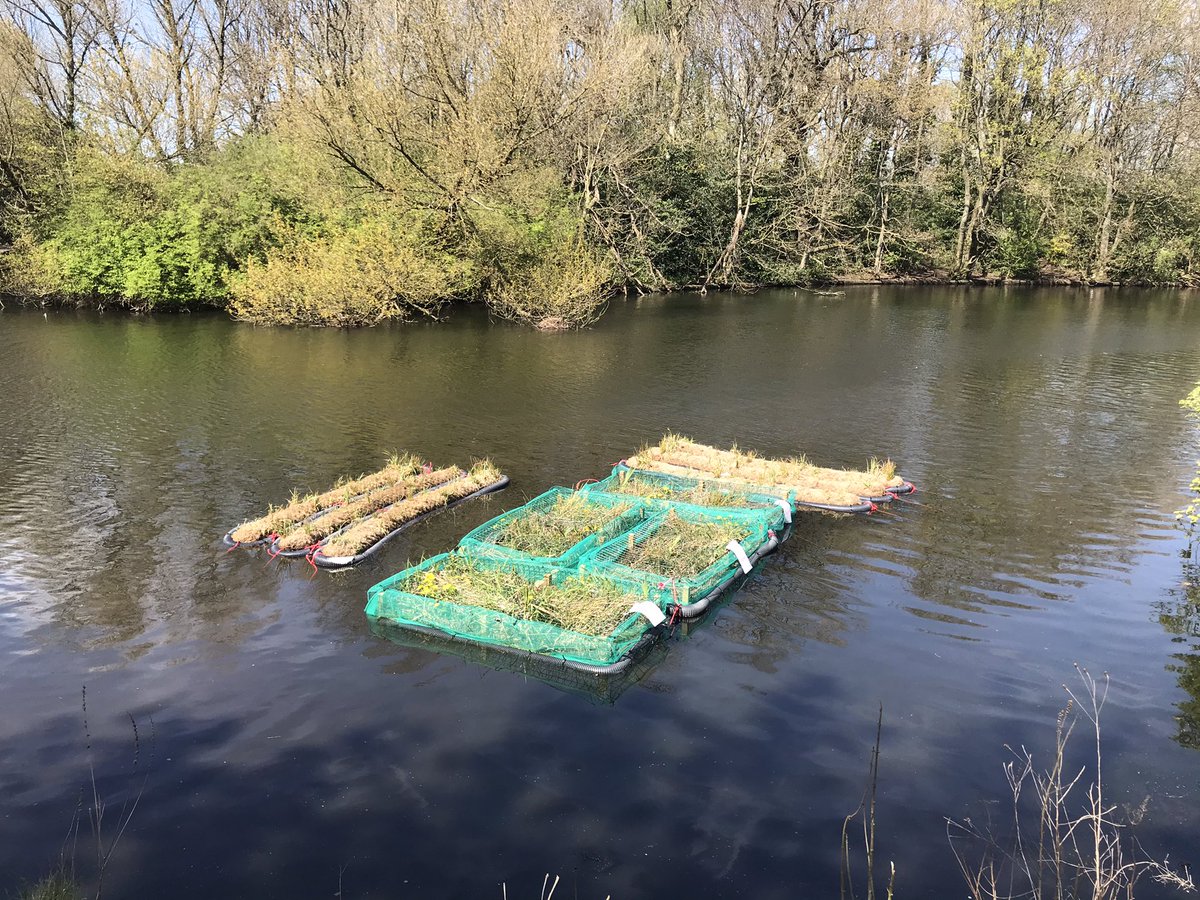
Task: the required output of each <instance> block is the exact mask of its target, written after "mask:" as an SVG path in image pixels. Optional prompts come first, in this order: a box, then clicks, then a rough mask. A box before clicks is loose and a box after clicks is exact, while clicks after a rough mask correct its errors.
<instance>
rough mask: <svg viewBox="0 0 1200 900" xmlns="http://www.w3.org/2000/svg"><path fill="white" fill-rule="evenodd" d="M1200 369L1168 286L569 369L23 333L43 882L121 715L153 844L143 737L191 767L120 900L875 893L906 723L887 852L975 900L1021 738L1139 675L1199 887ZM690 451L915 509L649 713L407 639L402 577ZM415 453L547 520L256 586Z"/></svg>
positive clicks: (1129, 764)
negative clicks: (869, 491) (1083, 683)
mask: <svg viewBox="0 0 1200 900" xmlns="http://www.w3.org/2000/svg"><path fill="white" fill-rule="evenodd" d="M1198 347H1200V302H1198V301H1197V299H1196V296H1195V295H1192V294H1187V293H1177V292H1170V291H1167V292H1114V291H1108V292H1104V291H1077V290H1011V289H1010V290H1002V289H994V290H992V289H989V290H981V289H976V290H965V289H927V288H902V289H875V288H861V289H849V290H847V291H846V293H845V294H844V296H838V297H826V296H820V295H815V294H812V293H805V292H792V291H781V292H772V293H763V294H760V295H758V296H754V297H732V296H722V295H710V296H708V297H696V296H680V297H670V298H654V299H644V300H641V301H638V302H633V301H630V302H628V303H621V304H617V305H616V306H615V307H614V309H613V310H612V311H611V312H610V313H609V315H608V316H607V317H606V318H605V319H603V320H602V321H601V322H600V323H599V324H598V325H597V326H596V327H595V328H592V329H590V330H587V331H584V332H582V333H576V334H565V335H544V334H538V333H534V332H531V331H527V330H522V329H517V328H513V327H508V326H504V325H493V324H489V323H488V321H487V320H486V317H485V316H483V315H482V314H481V313H480V312H479V311H478V310H466V311H460V312H458V313H456V314H455V315H453V316H452V317H451V318H450V320H449V321H448V322H444V323H441V324H436V325H413V326H403V327H395V328H379V329H375V330H370V331H351V332H345V331H292V330H283V329H261V328H253V327H249V326H244V325H237V324H234V323H231V322H228V321H226V320H225V319H224V318H223V317H220V316H216V315H205V316H200V315H196V316H179V317H165V316H164V317H161V318H131V317H126V316H123V315H105V316H99V315H94V314H74V313H54V312H51V313H49V314H48V315H43V314H42V313H41V312H40V311H37V312H28V311H13V310H12V309H11V308H10V309H9V310H8V311H6V312H4V313H2V314H0V892H3V891H4V890H6V889H8V888H10V887H15V885H16V884H18V883H19V882H20V881H21V880H23V879H32V878H35V877H37V876H38V875H40V874H42V873H43V872H45V871H46V870H47V869H48V868H49V867H50V866H51V865H52V864H53V863H54V860H55V858H56V855H57V853H58V851H59V848H60V846H61V845H62V841H63V837H64V835H65V834H66V833H67V831H68V828H69V826H70V823H71V819H72V816H73V814H74V812H75V810H76V808H77V804H78V801H79V797H80V789H81V786H82V785H83V784H84V783H85V781H86V779H87V777H88V760H89V753H88V751H87V749H86V743H85V737H84V729H83V715H82V710H81V702H80V695H81V688H82V687H83V686H84V685H86V686H87V713H88V722H89V726H90V731H91V748H92V749H91V754H90V757H91V759H92V760H93V761H94V764H95V771H96V776H97V780H98V784H99V787H100V789H101V791H102V793H103V794H104V795H105V798H106V800H107V803H108V806H109V810H110V813H109V816H110V818H109V822H110V823H111V822H114V821H115V816H116V810H117V808H119V807H120V806H121V804H123V803H126V802H128V801H129V800H130V799H131V798H132V797H133V796H134V795H135V794H136V791H137V788H138V785H139V784H140V781H139V780H138V776H136V775H135V774H133V765H134V759H133V757H134V746H133V741H132V736H131V731H130V725H129V718H128V715H127V714H132V715H133V717H134V718H135V719H136V721H137V722H138V724H139V729H140V735H141V740H140V759H139V760H138V765H139V771H147V772H149V778H148V781H147V782H146V786H145V792H144V795H143V797H142V800H141V804H140V806H139V807H138V809H137V812H136V815H135V817H134V819H133V822H132V824H131V825H130V828H129V830H128V832H127V833H126V834H125V837H124V838H123V841H122V843H121V845H120V846H119V848H118V851H117V853H116V854H115V855H114V857H113V861H112V863H111V868H110V870H109V873H108V876H107V878H106V882H105V891H106V895H108V896H112V897H120V896H172V897H186V898H191V897H195V898H211V897H215V896H251V895H253V896H262V897H288V898H294V897H329V896H331V895H333V894H334V893H335V891H337V890H338V884H339V873H341V884H342V888H343V891H344V896H346V897H379V898H383V897H415V898H422V897H468V896H470V897H495V898H499V897H500V896H501V892H500V887H499V885H500V883H501V882H502V881H503V882H507V883H508V886H509V892H510V896H518V895H519V896H536V895H537V893H538V890H539V889H540V885H541V881H542V875H543V873H545V872H557V873H560V874H562V875H563V876H564V878H565V879H566V884H567V891H566V893H565V894H564V896H566V895H569V896H576V891H577V895H578V896H579V897H596V898H602V897H604V896H605V895H607V894H611V895H612V896H613V897H614V898H622V897H623V898H631V897H650V896H656V897H665V896H675V897H685V896H691V897H696V896H705V897H708V896H712V897H737V896H745V897H754V898H756V900H765V898H775V897H789V898H793V897H825V896H836V894H837V883H838V867H837V852H838V841H839V835H840V829H841V819H842V817H843V816H844V815H846V814H847V813H849V812H851V811H853V809H854V808H855V807H856V806H857V804H858V801H859V798H860V796H861V794H862V791H863V787H864V784H865V777H866V770H867V763H868V757H869V752H870V746H871V743H872V741H873V738H874V720H875V717H876V715H877V712H878V707H879V704H882V705H883V708H884V730H883V744H882V763H881V771H880V796H879V834H878V843H879V847H880V850H879V853H880V856H881V857H882V858H884V859H886V860H894V861H895V863H896V868H897V872H898V875H897V885H898V896H900V897H909V898H912V897H934V896H947V897H953V896H962V895H964V894H965V891H964V890H963V889H962V887H961V881H960V879H959V876H958V875H957V870H956V865H955V862H954V858H953V856H952V855H951V853H950V851H949V849H948V847H947V845H946V839H945V823H944V818H945V817H947V816H951V817H965V816H973V817H976V818H977V819H978V818H979V817H980V816H981V815H982V814H983V812H984V811H985V810H986V809H988V808H989V807H988V806H987V805H986V801H989V800H999V799H1001V798H1002V797H1003V794H1004V782H1003V776H1002V773H1001V769H1000V766H1001V764H1002V763H1003V762H1004V761H1005V760H1006V759H1007V754H1006V751H1005V749H1004V745H1005V744H1006V743H1007V744H1010V745H1014V746H1017V745H1020V744H1024V745H1026V746H1028V747H1029V748H1031V749H1033V750H1034V751H1036V752H1041V751H1044V750H1045V749H1046V748H1047V747H1048V745H1049V744H1050V743H1051V741H1052V736H1053V722H1054V715H1055V712H1056V711H1057V709H1058V708H1059V707H1060V706H1061V704H1062V702H1063V699H1064V695H1063V690H1062V687H1061V685H1062V684H1063V683H1064V682H1067V683H1073V679H1074V678H1075V675H1074V671H1073V669H1072V663H1073V662H1075V661H1078V662H1080V663H1082V664H1084V665H1087V666H1089V667H1091V668H1092V669H1093V670H1094V671H1097V672H1099V671H1102V670H1107V671H1109V672H1111V673H1112V677H1113V687H1112V693H1111V696H1110V701H1109V706H1108V708H1107V709H1106V710H1105V718H1106V721H1105V730H1106V752H1107V754H1108V756H1107V778H1108V779H1109V788H1110V791H1111V795H1112V797H1113V798H1114V799H1115V800H1116V801H1118V802H1120V803H1128V804H1130V805H1132V806H1136V805H1138V804H1139V803H1141V801H1142V800H1143V798H1145V797H1147V796H1148V797H1149V798H1150V802H1149V806H1148V813H1147V815H1146V818H1145V820H1144V821H1143V823H1142V824H1141V826H1139V829H1138V833H1139V835H1140V837H1141V840H1142V841H1143V843H1144V844H1145V845H1146V847H1147V848H1148V849H1150V850H1153V851H1155V852H1156V853H1158V854H1160V855H1161V854H1166V853H1170V854H1171V858H1172V860H1173V861H1175V862H1179V863H1184V862H1190V863H1191V864H1192V865H1193V866H1196V867H1200V807H1198V806H1197V802H1196V801H1197V788H1198V785H1200V751H1198V749H1197V748H1198V747H1200V698H1198V697H1197V694H1200V636H1198V635H1200V614H1198V613H1197V605H1196V603H1195V599H1196V598H1195V597H1193V596H1192V595H1191V594H1189V589H1188V586H1187V579H1188V578H1189V575H1192V576H1193V577H1194V573H1189V570H1188V569H1187V568H1186V565H1185V560H1183V559H1182V558H1181V552H1182V551H1183V550H1184V549H1185V545H1186V541H1185V540H1184V538H1183V537H1182V536H1181V535H1180V534H1179V532H1177V531H1176V530H1175V528H1174V527H1173V524H1172V522H1173V516H1172V512H1173V510H1174V509H1175V508H1177V507H1178V506H1179V505H1181V502H1182V495H1183V491H1184V489H1185V488H1186V485H1187V482H1188V480H1189V477H1190V470H1191V466H1192V463H1193V460H1194V459H1195V458H1196V456H1197V454H1198V453H1200V446H1197V437H1196V429H1195V426H1194V425H1193V424H1192V423H1190V422H1189V421H1188V420H1187V418H1186V417H1185V416H1184V415H1183V414H1182V412H1181V411H1180V409H1179V408H1178V405H1177V401H1178V399H1179V398H1180V397H1181V396H1183V395H1184V394H1185V393H1186V392H1187V390H1188V389H1189V388H1190V386H1191V385H1192V384H1193V383H1194V382H1195V381H1196V380H1197V378H1200V359H1198V358H1197V348H1198ZM668 428H671V429H676V430H679V431H682V432H683V433H685V434H689V435H691V436H693V437H695V438H697V439H699V440H703V441H706V442H710V443H717V444H728V443H730V442H732V441H735V440H736V441H737V442H739V443H740V444H742V445H743V446H748V447H753V448H755V449H757V450H759V451H760V452H762V453H765V454H790V453H796V452H801V451H803V452H806V453H808V454H809V455H810V456H811V457H812V458H814V459H815V460H818V461H821V462H823V463H826V464H835V465H855V466H857V465H861V464H862V463H864V462H865V461H866V459H867V458H868V457H870V456H872V455H880V456H883V455H890V456H891V457H892V458H893V459H895V460H897V461H898V462H899V463H900V466H901V470H902V472H903V473H904V474H905V475H907V476H908V477H910V478H912V479H913V480H915V481H916V482H917V483H918V484H919V485H920V487H921V490H920V492H919V493H918V494H917V495H916V497H915V499H916V500H917V501H918V502H916V503H908V504H902V503H894V504H892V506H891V507H890V508H888V509H886V510H884V512H883V514H880V515H876V516H871V517H869V518H853V519H833V518H823V517H805V518H803V519H802V521H801V523H800V524H799V525H798V527H797V529H796V533H795V535H794V537H793V539H792V540H791V541H790V542H789V543H788V544H786V545H785V547H784V548H783V549H782V551H781V552H780V553H778V554H776V555H775V556H774V557H772V558H771V559H770V560H769V561H768V563H767V564H766V566H765V567H764V569H763V571H762V573H761V575H760V576H758V577H757V578H756V579H755V580H753V581H752V582H751V583H750V584H749V585H747V586H746V587H745V589H744V590H743V591H742V592H741V593H739V594H738V595H737V596H736V598H735V600H734V601H733V602H732V603H730V604H728V605H726V606H725V607H723V608H722V609H720V610H719V611H718V612H717V613H716V614H715V615H713V616H710V617H709V618H708V619H707V620H706V621H704V622H703V624H702V625H701V626H700V627H698V628H696V629H694V630H692V631H691V633H689V634H687V635H683V634H677V635H676V636H675V638H674V639H673V640H672V641H671V642H670V643H669V645H668V647H667V650H666V652H665V653H663V654H661V655H660V657H659V658H657V659H656V663H657V664H656V665H655V666H654V667H653V668H651V669H650V670H649V671H648V672H646V673H645V675H644V677H643V678H642V679H641V680H640V681H638V682H637V683H635V684H632V685H631V686H629V687H628V688H627V689H626V690H625V691H624V693H621V694H620V695H619V696H609V697H589V696H584V695H580V694H577V693H572V692H567V691H563V690H559V689H556V688H554V687H551V686H548V685H546V684H544V683H542V682H540V681H538V680H536V679H533V678H529V677H525V676H523V675H520V674H516V673H512V672H507V671H495V670H493V669H490V668H487V667H484V666H481V665H477V664H474V663H472V662H469V661H464V660H462V659H459V658H457V657H454V656H447V655H439V654H436V653H433V652H430V651H429V650H428V649H424V648H421V647H415V648H414V647H406V646H402V645H400V644H397V643H394V642H390V641H388V640H385V639H383V638H381V637H379V636H377V635H375V634H373V633H372V632H371V630H370V629H369V627H368V622H367V620H366V619H365V618H364V616H363V614H362V607H363V604H364V602H365V593H366V589H367V588H368V587H369V586H370V585H371V584H373V583H374V582H376V581H378V580H380V579H381V578H383V577H384V576H386V575H388V574H390V573H392V572H394V571H396V570H397V569H399V568H401V567H402V566H404V565H405V563H406V562H407V561H408V560H416V559H418V558H420V557H421V556H423V555H426V554H431V553H435V552H439V551H442V550H445V549H447V548H449V547H450V546H452V545H453V544H454V542H455V541H456V540H457V538H458V537H459V536H460V535H461V534H463V533H465V532H466V531H467V530H468V529H470V528H471V527H473V526H474V525H476V524H478V523H479V522H481V521H483V520H484V519H486V518H489V517H490V516H492V515H495V514H496V513H498V512H500V511H502V510H504V509H508V508H510V507H512V506H515V505H518V504H519V503H521V502H523V500H524V499H525V498H527V497H530V496H533V495H535V494H537V493H540V492H541V491H543V490H545V489H546V488H547V487H549V486H551V485H554V484H573V483H575V482H576V481H578V480H579V479H581V478H586V477H598V476H602V475H603V474H604V473H605V472H606V471H607V469H608V468H609V467H610V466H611V465H612V463H614V462H615V461H616V460H618V459H620V458H621V457H623V456H626V455H628V454H629V453H630V452H631V451H632V450H633V449H635V448H636V447H637V446H638V445H640V444H642V443H644V442H647V441H653V440H655V439H657V437H658V436H659V435H660V434H661V433H662V432H663V431H664V430H666V429H668ZM400 449H408V450H412V451H415V452H418V453H421V454H424V455H425V456H427V457H428V458H430V459H432V460H434V461H436V462H439V463H451V462H454V463H460V464H462V463H466V462H469V460H470V458H471V457H472V456H485V455H486V456H491V457H492V459H494V460H495V461H496V462H497V463H498V464H499V465H500V466H501V467H502V468H503V469H504V471H506V472H507V473H509V474H510V475H511V476H512V483H513V486H512V488H510V489H509V490H508V491H506V492H503V493H501V494H499V495H497V496H495V497H494V498H493V499H491V500H490V501H487V502H477V503H473V504H470V505H467V506H465V507H461V508H459V509H457V510H454V511H452V512H450V513H447V514H445V515H443V516H441V517H438V518H436V519H434V520H432V521H431V522H429V523H427V524H425V525H423V526H421V527H420V528H418V529H416V530H414V531H413V532H411V533H410V534H409V535H408V536H406V537H404V538H403V539H398V540H395V541H393V542H392V543H391V544H389V545H388V546H387V548H386V550H385V551H384V552H381V553H379V554H378V555H377V556H376V557H375V558H374V559H373V560H372V561H371V562H370V564H368V565H364V566H363V567H361V568H359V569H356V570H354V571H351V572H348V573H343V574H334V575H331V574H328V573H322V574H320V575H319V576H318V577H316V578H313V579H311V580H310V578H309V575H310V574H311V570H310V569H309V568H308V567H307V566H305V565H304V563H303V561H299V562H294V561H293V562H290V563H285V562H275V563H271V562H268V561H267V559H266V557H265V556H263V555H256V554H253V553H246V552H238V553H230V554H226V553H224V552H222V548H221V547H220V545H219V539H220V535H221V534H222V532H224V531H225V530H226V529H227V528H228V527H229V526H230V525H231V524H234V523H236V522H238V521H240V520H242V519H243V518H245V517H247V516H248V515H250V514H253V513H255V512H256V511H258V510H260V509H262V508H263V507H265V506H266V505H267V504H268V503H271V502H277V501H279V500H281V499H283V498H284V497H285V496H286V495H287V494H288V493H289V492H290V491H291V490H292V488H293V487H294V486H299V487H302V488H319V487H322V486H324V485H327V484H329V483H330V482H332V481H333V480H334V479H335V478H336V477H337V476H338V475H340V474H342V473H357V472H361V471H365V470H370V469H373V468H376V467H377V466H378V465H379V464H380V463H381V462H382V460H383V458H384V457H385V456H386V455H387V454H388V453H390V452H392V451H394V450H400ZM1197 580H1200V579H1197ZM1189 688H1190V691H1191V693H1189ZM1078 749H1079V750H1080V759H1081V760H1082V759H1083V758H1084V755H1083V752H1082V751H1083V750H1084V749H1085V748H1083V747H1082V746H1080V747H1079V748H1078ZM990 808H991V809H992V810H993V812H995V811H996V810H998V809H999V810H1001V811H1002V809H1003V808H1002V807H997V806H994V805H993V806H991V807H990ZM80 856H81V859H83V858H85V854H84V852H83V851H82V850H81V851H80ZM81 870H82V871H84V872H88V871H90V869H89V868H88V867H87V866H86V865H83V864H82V863H81ZM560 890H562V888H560ZM1152 894H1153V892H1152V891H1147V892H1146V894H1145V895H1146V896H1152ZM556 896H557V895H556Z"/></svg>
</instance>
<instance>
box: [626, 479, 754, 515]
mask: <svg viewBox="0 0 1200 900" xmlns="http://www.w3.org/2000/svg"><path fill="white" fill-rule="evenodd" d="M617 484H618V488H617V490H619V491H620V492H621V493H622V494H629V495H631V496H634V497H644V498H645V499H647V500H670V501H671V502H673V503H691V504H693V505H695V506H717V507H727V508H731V509H732V508H736V509H750V508H753V507H758V506H760V505H761V504H759V503H756V502H755V501H753V500H751V499H750V498H749V497H746V496H745V495H744V494H739V493H738V492H737V491H722V490H719V489H717V488H714V487H712V486H710V485H708V484H706V483H704V482H701V483H700V484H697V485H692V486H689V487H686V488H677V487H672V486H671V485H669V484H663V483H662V482H658V481H654V480H652V479H648V478H638V477H637V476H636V474H634V473H631V472H624V473H622V474H621V476H620V479H619V481H618V482H617Z"/></svg>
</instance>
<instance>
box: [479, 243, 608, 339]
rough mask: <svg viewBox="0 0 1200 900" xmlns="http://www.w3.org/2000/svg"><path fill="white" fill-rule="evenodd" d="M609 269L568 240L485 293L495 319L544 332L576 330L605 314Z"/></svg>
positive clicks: (595, 255)
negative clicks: (525, 324)
mask: <svg viewBox="0 0 1200 900" xmlns="http://www.w3.org/2000/svg"><path fill="white" fill-rule="evenodd" d="M612 281H613V269H612V266H611V265H610V264H609V263H608V262H607V260H606V259H605V258H604V256H603V255H601V254H600V253H598V252H596V251H595V250H593V249H591V248H589V247H585V246H584V245H583V242H582V241H581V240H576V239H568V240H566V241H564V242H562V244H560V245H559V246H558V247H556V248H553V249H550V250H548V251H546V252H545V254H544V255H543V256H542V257H541V258H540V259H538V260H537V261H536V262H534V263H533V264H532V265H531V266H530V267H529V268H528V269H523V270H519V271H517V272H516V273H515V274H513V275H509V276H505V277H502V278H500V279H498V280H497V281H496V282H495V283H494V284H493V285H492V287H491V290H489V291H488V294H487V302H488V305H489V306H491V308H492V310H493V311H494V312H495V313H496V314H497V315H499V316H502V317H504V318H506V319H515V320H516V321H519V322H527V323H529V324H531V325H536V326H538V327H539V328H542V329H545V330H547V331H556V330H561V329H565V328H578V327H581V326H583V325H587V324H589V323H591V322H593V321H595V320H596V318H597V317H599V315H600V313H601V312H603V311H604V303H605V299H606V298H607V296H608V292H609V289H610V287H611V285H612Z"/></svg>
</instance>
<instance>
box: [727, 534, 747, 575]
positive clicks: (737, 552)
mask: <svg viewBox="0 0 1200 900" xmlns="http://www.w3.org/2000/svg"><path fill="white" fill-rule="evenodd" d="M725 549H726V550H728V551H729V552H730V553H732V554H733V555H734V556H736V557H737V561H738V565H740V566H741V567H742V571H743V572H744V573H745V574H747V575H749V574H750V570H751V569H753V568H754V566H752V565H750V557H748V556H747V555H746V551H745V550H743V549H742V545H741V544H739V543H738V542H737V541H730V542H729V543H728V544H726V545H725Z"/></svg>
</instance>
